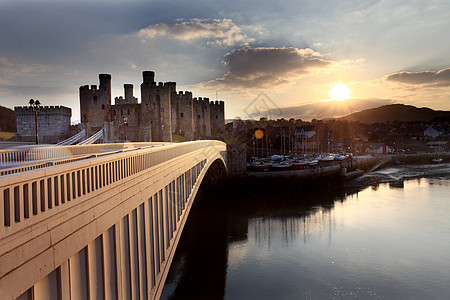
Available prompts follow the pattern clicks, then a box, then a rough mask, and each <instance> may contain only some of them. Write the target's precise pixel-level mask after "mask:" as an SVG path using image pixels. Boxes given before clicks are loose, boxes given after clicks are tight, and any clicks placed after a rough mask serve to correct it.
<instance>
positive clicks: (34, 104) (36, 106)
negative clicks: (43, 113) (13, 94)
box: [28, 99, 41, 145]
mask: <svg viewBox="0 0 450 300" xmlns="http://www.w3.org/2000/svg"><path fill="white" fill-rule="evenodd" d="M28 103H29V104H30V106H31V108H32V109H33V111H34V127H35V129H36V145H38V144H39V136H38V122H37V113H38V111H39V109H40V107H41V102H39V100H33V99H30V102H28Z"/></svg>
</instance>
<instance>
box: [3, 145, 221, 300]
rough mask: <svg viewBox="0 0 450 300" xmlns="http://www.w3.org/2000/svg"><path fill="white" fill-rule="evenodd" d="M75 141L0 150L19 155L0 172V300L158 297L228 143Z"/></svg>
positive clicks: (14, 156) (5, 156)
mask: <svg viewBox="0 0 450 300" xmlns="http://www.w3.org/2000/svg"><path fill="white" fill-rule="evenodd" d="M73 147H75V148H73ZM73 147H72V148H70V147H57V148H58V151H62V150H61V149H65V152H67V151H69V150H68V149H71V150H70V151H69V152H71V153H72V157H71V159H68V158H67V155H63V154H61V157H58V158H55V157H52V156H51V155H47V156H48V157H47V156H46V157H44V158H42V159H41V160H40V161H39V162H36V160H34V162H29V161H28V162H25V160H26V157H28V155H27V154H23V153H22V154H18V153H9V154H5V155H4V153H2V155H3V156H2V160H3V163H4V162H5V161H6V160H8V159H11V158H15V159H17V158H20V159H21V160H23V161H22V162H21V166H19V167H15V168H11V166H8V168H6V167H5V166H3V167H2V168H3V171H4V172H2V173H1V174H2V176H0V299H15V298H20V299H103V298H104V299H158V298H159V296H160V294H161V291H162V289H163V286H164V281H165V278H166V276H167V273H168V270H169V268H170V264H171V261H172V258H173V256H174V253H175V250H176V247H177V244H178V241H179V239H180V236H181V233H182V230H183V227H184V224H185V222H186V220H187V217H188V215H189V211H190V208H191V205H192V202H193V201H194V198H195V195H196V193H197V190H198V188H199V186H200V184H201V182H202V181H203V180H204V179H205V178H208V177H210V178H212V179H214V177H216V176H220V175H223V173H224V172H226V167H227V163H226V145H225V144H224V143H222V142H219V141H195V142H186V143H177V144H157V145H150V144H149V145H147V144H140V145H139V147H138V148H130V149H122V150H112V151H108V152H103V153H100V152H99V151H97V152H96V153H95V154H92V151H91V152H90V151H89V147H93V148H95V147H99V146H98V145H92V146H78V147H80V148H76V146H73ZM93 148H92V149H93ZM73 149H75V150H73ZM76 149H78V150H79V152H76V151H78V150H76ZM86 149H87V150H86ZM54 151H56V150H54ZM63 152H64V151H63ZM75 152H76V153H77V154H76V155H75V156H73V153H75ZM80 153H82V154H80ZM31 154H32V155H34V156H36V155H37V154H36V153H31ZM30 165H31V166H34V167H30ZM5 168H6V169H5ZM5 170H6V171H5ZM11 170H12V171H11Z"/></svg>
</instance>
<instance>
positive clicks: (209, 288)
mask: <svg viewBox="0 0 450 300" xmlns="http://www.w3.org/2000/svg"><path fill="white" fill-rule="evenodd" d="M414 168H415V169H414V170H413V171H412V172H411V174H418V172H417V171H416V169H417V168H418V169H419V171H420V170H423V169H421V168H419V167H414ZM383 172H384V174H388V175H387V176H389V177H391V178H395V181H392V182H391V183H382V184H374V185H371V186H369V187H368V188H365V187H364V186H361V185H359V186H358V185H354V186H352V185H350V186H347V187H340V186H337V185H330V184H325V183H323V184H321V185H319V186H310V185H306V186H305V185H304V186H299V185H292V182H276V183H275V184H274V183H272V184H269V183H261V182H246V183H245V184H244V183H241V184H236V185H233V187H234V189H233V190H230V189H226V190H222V191H221V193H218V192H217V190H211V191H209V192H211V193H208V191H207V190H206V191H205V190H204V191H203V192H204V194H203V196H202V197H201V199H200V200H201V201H200V202H198V203H197V205H196V206H195V207H194V208H193V210H192V211H191V215H190V216H189V221H188V223H187V225H186V228H185V232H184V233H183V236H182V239H181V240H180V245H179V248H178V250H177V255H176V258H175V259H174V262H173V264H172V269H171V271H170V273H169V277H168V280H167V284H166V287H165V289H164V291H163V295H162V298H163V299H165V298H173V299H181V298H182V299H186V298H195V299H221V298H229V299H273V298H280V297H281V298H299V299H308V298H326V299H330V298H348V297H352V298H354V297H356V298H380V297H381V298H390V299H391V298H399V299H403V298H405V297H406V298H422V297H423V298H442V297H445V295H448V294H449V293H450V288H449V287H448V285H447V283H448V282H450V271H449V270H450V255H449V254H448V252H450V251H448V250H450V249H449V248H450V218H448V216H449V215H450V210H449V205H448V204H449V203H448V199H447V198H448V192H449V191H450V189H449V186H450V184H449V182H450V181H449V180H448V173H447V174H446V173H445V172H441V171H439V172H436V173H435V175H436V176H433V177H432V178H427V179H424V178H416V179H413V180H405V179H402V178H404V177H408V176H409V175H408V174H409V173H408V171H407V170H404V169H398V168H397V169H396V170H383ZM380 174H381V173H380ZM380 174H378V175H376V176H382V175H383V174H381V175H380ZM414 176H415V175H414ZM205 199H207V200H206V201H205Z"/></svg>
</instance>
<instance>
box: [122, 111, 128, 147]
mask: <svg viewBox="0 0 450 300" xmlns="http://www.w3.org/2000/svg"><path fill="white" fill-rule="evenodd" d="M127 126H128V117H126V116H124V117H123V128H124V130H125V142H126V141H127Z"/></svg>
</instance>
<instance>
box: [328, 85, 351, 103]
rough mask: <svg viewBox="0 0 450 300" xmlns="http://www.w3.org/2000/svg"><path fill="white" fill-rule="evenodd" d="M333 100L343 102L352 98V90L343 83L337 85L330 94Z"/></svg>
mask: <svg viewBox="0 0 450 300" xmlns="http://www.w3.org/2000/svg"><path fill="white" fill-rule="evenodd" d="M329 95H330V97H331V99H332V100H338V101H343V100H345V99H348V98H350V89H349V88H348V87H347V86H345V85H344V84H343V83H342V82H338V83H335V84H334V85H333V86H332V87H331V90H330V92H329Z"/></svg>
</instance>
